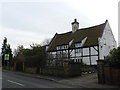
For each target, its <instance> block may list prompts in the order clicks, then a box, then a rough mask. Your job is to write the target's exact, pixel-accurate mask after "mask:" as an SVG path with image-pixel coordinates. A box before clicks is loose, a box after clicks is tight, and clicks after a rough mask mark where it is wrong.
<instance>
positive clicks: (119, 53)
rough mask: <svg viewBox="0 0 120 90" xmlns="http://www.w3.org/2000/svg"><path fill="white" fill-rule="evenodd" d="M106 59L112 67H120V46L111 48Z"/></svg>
mask: <svg viewBox="0 0 120 90" xmlns="http://www.w3.org/2000/svg"><path fill="white" fill-rule="evenodd" d="M105 61H106V63H107V64H109V65H110V66H111V67H114V68H120V47H118V48H114V49H113V50H111V51H110V54H109V55H108V56H107V57H106V58H105Z"/></svg>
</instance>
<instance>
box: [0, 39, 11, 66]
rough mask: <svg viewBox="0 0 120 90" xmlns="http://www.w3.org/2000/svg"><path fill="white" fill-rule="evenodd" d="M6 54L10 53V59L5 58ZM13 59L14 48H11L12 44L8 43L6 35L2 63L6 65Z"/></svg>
mask: <svg viewBox="0 0 120 90" xmlns="http://www.w3.org/2000/svg"><path fill="white" fill-rule="evenodd" d="M6 54H7V55H9V56H8V57H9V58H8V60H5V55H6ZM11 59H12V50H11V48H10V44H7V38H6V37H5V38H4V40H3V44H2V65H3V66H6V65H7V64H8V63H9V62H10V60H11Z"/></svg>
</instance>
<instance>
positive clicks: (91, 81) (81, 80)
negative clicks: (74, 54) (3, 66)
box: [4, 70, 120, 88]
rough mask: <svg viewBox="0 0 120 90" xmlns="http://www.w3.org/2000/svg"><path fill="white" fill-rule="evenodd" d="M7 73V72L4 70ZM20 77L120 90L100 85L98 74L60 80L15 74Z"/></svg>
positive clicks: (35, 75)
mask: <svg viewBox="0 0 120 90" xmlns="http://www.w3.org/2000/svg"><path fill="white" fill-rule="evenodd" d="M4 71H5V70H4ZM13 73H15V74H19V75H25V76H29V77H34V78H39V79H45V80H50V81H54V82H57V83H61V84H66V85H72V86H76V87H81V88H120V87H119V86H115V85H106V84H98V79H97V73H90V74H84V75H82V76H78V77H71V78H58V77H53V76H44V75H39V74H28V73H23V72H13Z"/></svg>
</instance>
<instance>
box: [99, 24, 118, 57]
mask: <svg viewBox="0 0 120 90" xmlns="http://www.w3.org/2000/svg"><path fill="white" fill-rule="evenodd" d="M116 47H117V44H116V41H115V39H114V36H113V33H112V30H111V28H110V26H109V23H108V22H107V23H106V26H105V28H104V32H103V35H102V37H101V38H99V55H100V59H104V57H105V56H107V55H108V54H109V52H110V50H111V49H113V48H116Z"/></svg>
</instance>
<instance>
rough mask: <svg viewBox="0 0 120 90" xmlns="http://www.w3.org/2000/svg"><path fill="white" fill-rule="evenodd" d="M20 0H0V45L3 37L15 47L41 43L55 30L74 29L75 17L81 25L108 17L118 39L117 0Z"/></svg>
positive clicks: (96, 23) (91, 24) (94, 23)
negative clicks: (72, 24) (72, 25)
mask: <svg viewBox="0 0 120 90" xmlns="http://www.w3.org/2000/svg"><path fill="white" fill-rule="evenodd" d="M9 1H11V0H9ZM18 1H20V2H15V0H12V1H11V2H8V1H7V0H4V1H0V47H1V44H2V43H3V39H4V37H7V39H8V43H9V44H10V45H11V47H12V49H13V50H14V49H15V48H17V46H18V45H24V46H25V47H26V48H27V47H29V45H30V44H32V43H38V44H40V43H41V42H43V41H44V40H45V39H47V38H52V37H53V36H54V34H55V33H56V32H57V33H64V32H67V31H71V29H72V27H71V22H73V20H74V19H75V18H77V21H78V22H79V23H80V27H79V28H85V27H90V26H94V25H98V24H101V23H104V22H105V20H106V19H108V21H109V24H110V27H111V29H112V31H113V35H114V37H115V39H116V41H118V0H34V2H33V0H29V1H26V0H24V2H22V1H21V0H18ZM35 1H37V2H35Z"/></svg>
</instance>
